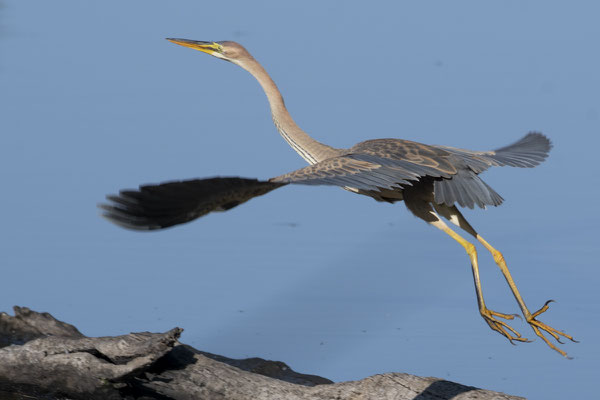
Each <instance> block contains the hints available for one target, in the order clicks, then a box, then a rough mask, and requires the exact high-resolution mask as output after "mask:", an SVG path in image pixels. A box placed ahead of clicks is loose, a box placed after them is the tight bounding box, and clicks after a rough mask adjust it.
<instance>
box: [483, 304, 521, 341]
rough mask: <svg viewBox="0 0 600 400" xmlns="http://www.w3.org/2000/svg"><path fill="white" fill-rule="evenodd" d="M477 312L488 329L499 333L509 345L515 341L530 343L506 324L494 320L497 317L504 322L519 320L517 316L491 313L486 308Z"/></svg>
mask: <svg viewBox="0 0 600 400" xmlns="http://www.w3.org/2000/svg"><path fill="white" fill-rule="evenodd" d="M479 312H480V313H481V316H482V317H483V319H484V320H485V322H487V324H488V325H489V326H490V328H492V330H495V331H496V332H498V333H500V334H501V335H502V336H504V337H505V338H507V339H508V340H509V341H510V343H511V344H514V343H513V341H517V342H529V341H530V340H528V339H527V338H524V337H522V336H521V334H520V333H519V332H517V331H516V330H514V329H513V328H512V327H511V326H510V325H508V324H507V323H506V322H504V321H500V320H499V319H497V318H496V317H498V318H503V319H506V320H513V319H515V317H519V318H520V316H519V315H518V314H503V313H499V312H496V311H492V310H490V309H488V308H486V307H483V308H481V309H480V310H479Z"/></svg>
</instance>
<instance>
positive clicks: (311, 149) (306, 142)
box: [236, 58, 339, 164]
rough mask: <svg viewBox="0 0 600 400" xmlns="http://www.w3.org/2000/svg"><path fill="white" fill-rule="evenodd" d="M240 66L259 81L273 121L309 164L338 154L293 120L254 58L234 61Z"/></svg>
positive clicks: (276, 89) (275, 89) (274, 87)
mask: <svg viewBox="0 0 600 400" xmlns="http://www.w3.org/2000/svg"><path fill="white" fill-rule="evenodd" d="M236 64H238V65H239V66H240V67H242V68H244V69H245V70H246V71H248V72H250V74H252V76H254V77H255V78H256V80H257V81H258V83H260V85H261V87H262V88H263V90H264V92H265V94H266V95H267V99H268V101H269V105H270V107H271V116H272V117H273V123H274V124H275V126H276V127H277V130H278V131H279V133H280V134H281V136H282V137H283V138H284V139H285V141H286V142H287V143H288V144H289V145H290V146H291V147H292V149H294V150H295V151H296V153H298V154H299V155H300V156H301V157H302V158H304V159H305V160H306V162H308V163H309V164H315V163H317V162H319V161H323V160H325V159H327V158H330V157H333V156H336V155H338V153H339V150H337V149H335V148H333V147H330V146H327V145H325V144H323V143H319V142H318V141H316V140H315V139H313V138H312V137H310V136H309V135H308V134H307V133H306V132H304V131H303V130H302V129H300V127H299V126H298V125H297V124H296V122H294V120H293V118H292V117H291V116H290V113H289V112H288V110H287V108H286V107H285V103H284V101H283V97H282V96H281V93H280V92H279V89H278V88H277V85H275V82H273V80H272V79H271V77H270V76H269V74H268V73H267V71H265V69H264V68H263V67H262V66H261V65H260V64H259V63H258V62H257V61H256V60H255V59H254V58H251V59H245V60H244V61H243V62H236Z"/></svg>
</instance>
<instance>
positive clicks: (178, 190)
mask: <svg viewBox="0 0 600 400" xmlns="http://www.w3.org/2000/svg"><path fill="white" fill-rule="evenodd" d="M283 185H285V183H276V182H264V181H259V180H256V179H246V178H221V177H216V178H208V179H193V180H188V181H174V182H165V183H161V184H158V185H144V186H140V188H139V189H138V190H122V191H120V192H119V194H118V195H109V196H106V198H107V199H108V200H109V203H108V204H100V205H99V206H98V207H100V208H101V209H102V210H103V211H104V212H103V214H102V215H103V216H104V217H105V218H107V219H108V220H109V221H111V222H113V223H115V224H117V225H120V226H122V227H124V228H129V229H134V230H155V229H163V228H168V227H170V226H173V225H178V224H183V223H185V222H189V221H192V220H194V219H196V218H199V217H201V216H203V215H205V214H208V213H210V212H213V211H225V210H229V209H231V208H233V207H235V206H237V205H239V204H242V203H244V202H246V201H248V200H250V199H251V198H253V197H257V196H261V195H263V194H265V193H268V192H270V191H271V190H273V189H277V188H278V187H281V186H283Z"/></svg>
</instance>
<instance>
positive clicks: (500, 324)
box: [428, 218, 528, 343]
mask: <svg viewBox="0 0 600 400" xmlns="http://www.w3.org/2000/svg"><path fill="white" fill-rule="evenodd" d="M428 222H429V224H431V225H433V226H435V227H436V228H438V229H440V230H442V231H444V232H445V233H446V234H448V235H449V236H450V237H451V238H452V239H454V240H456V241H457V242H458V243H460V245H461V246H462V247H464V249H465V250H466V251H467V254H468V255H469V258H470V259H471V269H472V271H473V280H474V281H475V293H476V294H477V304H478V305H479V313H480V314H481V316H482V317H483V319H484V320H485V322H487V324H488V325H489V326H490V328H492V329H493V330H495V331H496V332H498V333H500V334H501V335H503V336H504V337H506V338H507V339H508V340H509V341H510V342H511V343H512V342H513V341H514V340H516V341H519V342H528V340H527V339H526V338H524V337H521V334H520V333H519V332H517V331H516V330H514V329H513V328H512V327H511V326H509V325H508V324H507V323H506V322H504V321H501V320H499V319H497V318H496V317H498V318H503V319H506V320H512V319H514V318H515V314H503V313H499V312H496V311H492V310H490V309H489V308H487V307H486V306H485V301H484V300H483V290H482V288H481V279H480V278H479V264H478V262H477V250H476V249H475V246H474V245H473V244H472V243H470V242H468V241H467V240H465V239H464V238H463V237H462V236H460V235H459V234H458V233H456V232H454V231H453V230H452V229H450V228H449V227H448V226H447V225H446V224H445V223H444V222H443V221H442V220H440V219H439V218H437V221H428Z"/></svg>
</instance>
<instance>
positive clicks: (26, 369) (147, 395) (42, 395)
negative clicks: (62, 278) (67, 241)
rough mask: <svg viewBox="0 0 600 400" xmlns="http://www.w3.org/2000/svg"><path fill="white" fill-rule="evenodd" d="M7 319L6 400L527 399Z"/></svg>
mask: <svg viewBox="0 0 600 400" xmlns="http://www.w3.org/2000/svg"><path fill="white" fill-rule="evenodd" d="M14 310H15V316H14V317H13V316H10V315H8V314H6V313H0V347H2V348H0V398H2V399H4V398H6V399H13V398H14V399H20V398H38V399H64V398H72V399H108V400H110V399H162V400H164V399H181V400H186V399H223V400H230V399H231V400H234V399H235V400H246V399H248V400H250V399H252V400H272V399H286V400H288V399H289V400H296V399H297V400H308V399H339V400H346V399H347V400H354V399H356V400H358V399H361V400H364V399H374V400H375V399H377V400H379V399H395V400H402V399H412V400H427V399H431V400H434V399H435V400H441V399H454V400H465V399H478V400H487V399H496V400H500V399H502V400H507V399H520V398H519V397H513V396H508V395H505V394H502V393H498V392H491V391H487V390H482V389H477V388H474V387H470V386H463V385H460V384H457V383H453V382H449V381H445V380H441V379H437V378H421V377H418V376H413V375H408V374H400V373H390V374H383V375H375V376H371V377H368V378H365V379H363V380H360V381H352V382H341V383H333V382H331V381H330V380H328V379H325V378H321V377H318V376H314V375H305V374H300V373H297V372H295V371H293V370H292V369H291V368H289V367H288V366H287V365H286V364H284V363H282V362H277V361H266V360H263V359H260V358H250V359H245V360H234V359H230V358H226V357H222V356H218V355H214V354H210V353H205V352H202V351H199V350H196V349H194V348H192V347H190V346H187V345H185V344H181V343H179V342H178V340H177V339H178V338H179V335H180V334H181V332H182V330H181V329H180V328H174V329H171V330H170V331H168V332H165V333H148V332H142V333H131V334H129V335H123V336H116V337H98V338H89V337H85V336H84V335H82V334H81V333H80V332H79V331H78V330H77V329H76V328H75V327H74V326H72V325H70V324H67V323H64V322H61V321H58V320H56V319H55V318H54V317H52V316H51V315H50V314H48V313H37V312H35V311H31V310H29V309H27V308H21V307H15V308H14Z"/></svg>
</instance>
